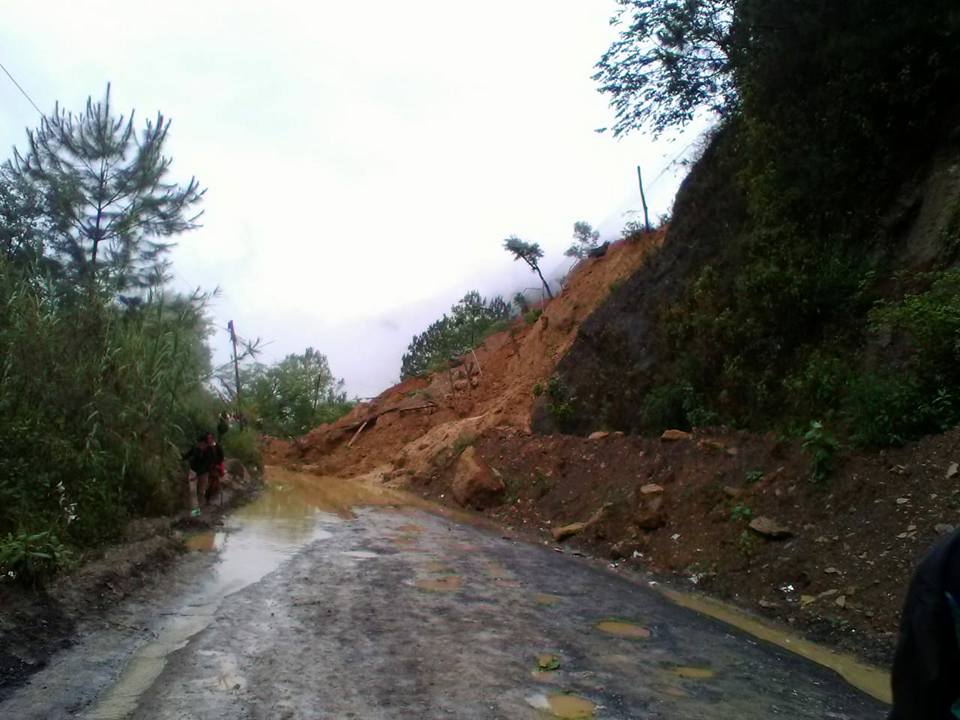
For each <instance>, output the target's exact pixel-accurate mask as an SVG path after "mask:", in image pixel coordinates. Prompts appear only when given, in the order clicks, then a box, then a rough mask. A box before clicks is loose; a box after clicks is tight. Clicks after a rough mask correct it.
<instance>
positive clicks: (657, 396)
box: [640, 383, 719, 432]
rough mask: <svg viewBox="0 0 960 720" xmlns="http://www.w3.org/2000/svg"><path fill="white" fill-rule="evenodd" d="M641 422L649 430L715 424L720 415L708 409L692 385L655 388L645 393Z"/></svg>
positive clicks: (681, 428) (657, 430)
mask: <svg viewBox="0 0 960 720" xmlns="http://www.w3.org/2000/svg"><path fill="white" fill-rule="evenodd" d="M640 417H641V422H642V423H643V424H644V426H645V427H647V428H648V429H650V430H653V431H655V432H662V431H663V430H668V429H671V428H675V429H679V430H689V429H690V428H692V427H704V426H707V425H714V424H716V423H717V422H718V420H719V416H718V415H717V414H716V413H715V412H713V411H711V410H709V409H708V408H706V407H705V406H704V404H703V402H702V401H701V400H700V398H699V397H698V396H697V394H696V392H695V391H694V389H693V386H692V385H691V384H690V383H682V384H674V383H670V384H664V385H656V386H654V387H653V389H652V390H651V391H650V392H648V393H647V394H646V396H645V397H644V398H643V402H642V405H641V409H640Z"/></svg>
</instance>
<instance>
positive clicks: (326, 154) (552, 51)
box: [0, 0, 686, 395]
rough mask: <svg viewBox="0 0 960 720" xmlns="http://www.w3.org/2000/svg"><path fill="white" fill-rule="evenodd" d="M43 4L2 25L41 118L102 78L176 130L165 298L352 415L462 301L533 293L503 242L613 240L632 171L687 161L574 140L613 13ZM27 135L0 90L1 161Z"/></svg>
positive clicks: (673, 149) (3, 43)
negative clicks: (174, 242) (192, 215)
mask: <svg viewBox="0 0 960 720" xmlns="http://www.w3.org/2000/svg"><path fill="white" fill-rule="evenodd" d="M54 6H55V9H54V8H51V6H50V4H49V3H48V4H46V5H43V6H40V5H37V4H36V3H34V2H30V1H28V0H12V1H11V2H8V3H6V4H5V8H4V10H5V22H4V25H3V27H2V28H0V47H2V48H3V51H2V52H3V56H2V57H0V62H3V63H4V64H5V65H6V66H7V67H8V68H9V69H10V70H11V71H12V72H13V73H14V75H15V76H16V77H17V78H18V79H19V80H20V82H21V83H22V84H23V85H24V86H25V87H26V88H27V90H28V92H30V93H31V95H32V96H33V97H34V99H35V100H36V101H37V102H38V104H40V106H41V107H42V108H45V109H46V108H49V107H52V105H53V102H54V100H55V99H60V100H61V102H62V104H63V105H64V106H66V107H68V108H71V109H73V108H76V109H79V108H81V107H82V104H83V101H84V100H85V98H86V96H87V95H88V94H91V93H92V94H93V95H94V96H97V95H99V94H101V93H102V91H103V87H104V85H105V83H106V82H107V81H108V80H109V81H112V82H113V87H114V100H115V104H116V107H117V108H118V109H122V110H126V109H128V108H130V107H136V108H137V109H138V114H139V115H140V117H141V119H142V118H144V117H145V116H149V115H150V114H152V113H153V112H155V111H156V109H158V108H160V109H162V110H163V111H164V113H165V114H166V115H168V116H169V117H171V118H173V126H172V130H171V137H170V148H169V149H170V152H171V154H172V155H173V157H174V172H175V173H176V174H177V175H178V177H186V176H189V175H190V174H194V175H196V176H197V177H198V178H199V179H200V181H201V182H202V183H203V184H204V185H205V186H207V187H208V188H209V192H208V197H207V200H206V202H205V208H206V214H205V217H204V220H203V223H204V226H203V228H202V229H200V230H198V231H196V232H194V233H191V234H189V235H187V236H184V237H183V238H181V239H180V246H179V247H178V248H177V250H176V251H175V255H174V262H175V270H176V272H177V280H176V284H177V286H178V287H179V288H181V289H187V288H190V287H193V286H196V285H202V286H205V287H212V286H214V285H219V286H221V287H222V288H223V290H224V294H223V297H222V299H221V300H220V301H219V302H218V304H217V305H216V307H215V314H216V321H217V323H218V325H220V326H224V325H225V324H226V321H227V319H230V318H232V319H235V320H236V322H237V325H238V327H239V328H240V330H241V333H243V334H246V335H249V336H254V335H261V336H263V337H265V338H268V339H270V340H272V341H273V343H272V344H271V345H270V346H269V347H268V349H267V353H266V355H267V359H272V358H274V357H279V356H282V354H284V353H287V352H294V351H299V350H302V349H303V348H304V347H306V346H308V345H312V346H314V347H316V348H318V349H320V350H321V351H323V352H326V353H327V354H328V355H329V357H330V361H331V364H332V366H333V369H334V371H335V372H336V373H338V374H340V375H343V376H344V377H345V378H346V379H347V382H348V387H349V389H350V390H351V391H352V392H356V393H358V394H361V395H372V394H374V393H375V392H377V391H378V390H380V389H382V388H383V387H384V386H385V385H387V384H388V383H389V382H391V381H392V380H394V379H396V376H397V375H398V373H399V364H400V355H401V353H402V352H403V349H404V348H405V346H406V344H407V342H409V339H410V336H411V335H412V334H413V333H414V332H416V331H418V330H420V329H422V328H423V327H424V326H425V325H426V324H427V322H429V321H430V320H431V319H432V318H434V317H436V316H437V315H438V314H439V313H440V312H442V311H443V310H445V309H446V308H447V307H448V306H449V305H450V304H451V303H452V302H453V301H455V300H456V299H457V298H459V297H460V296H461V295H463V293H464V292H466V291H467V290H469V289H472V288H477V289H479V290H481V292H484V293H487V294H490V293H491V292H494V291H501V290H505V289H509V288H512V287H523V286H532V285H535V282H534V278H533V277H532V276H531V275H530V274H529V273H528V272H526V271H525V270H524V268H522V267H520V266H518V265H516V264H514V263H512V262H511V260H510V258H509V257H508V256H507V255H506V253H505V252H504V251H503V250H502V249H501V247H500V244H501V241H502V239H503V238H504V237H505V236H507V235H509V234H512V233H516V234H518V235H520V236H521V237H524V238H525V239H529V240H531V241H536V242H540V243H541V245H543V247H544V248H545V249H546V251H547V253H548V259H547V265H548V266H556V265H559V264H560V263H561V262H562V256H561V253H562V251H563V249H564V248H565V247H566V246H567V245H568V244H569V242H570V232H571V228H572V224H573V222H574V221H575V220H578V219H585V220H588V221H590V222H593V223H594V224H597V225H599V226H600V227H601V228H602V229H603V230H604V231H605V233H607V234H616V233H617V232H618V231H619V228H620V227H622V225H623V222H624V218H623V216H622V213H623V212H624V211H625V210H628V209H639V198H638V197H637V192H636V179H635V178H636V175H635V167H636V165H637V164H642V165H643V166H644V170H645V173H646V175H647V177H648V178H650V179H652V178H653V177H654V176H655V175H656V174H657V173H659V172H660V170H661V169H662V168H663V167H664V165H665V163H666V162H667V161H668V160H669V158H670V157H671V156H672V155H674V154H676V153H677V152H678V150H679V149H680V147H682V145H683V144H684V143H685V142H686V140H681V141H679V142H678V143H675V144H672V145H671V144H669V143H667V142H659V143H654V142H652V141H651V140H650V139H649V138H645V137H643V136H641V135H635V136H632V137H630V138H628V139H626V140H624V141H620V142H618V141H616V140H614V139H613V138H612V137H610V136H608V135H598V134H596V133H595V132H593V130H594V129H595V128H597V127H601V126H605V125H608V124H610V123H611V120H612V117H611V112H610V110H609V109H608V108H607V105H606V99H605V98H603V97H601V96H600V95H599V94H598V93H597V92H596V91H595V87H594V83H593V82H592V81H591V80H590V75H591V73H592V65H593V63H594V62H595V61H596V60H597V59H598V58H599V56H600V55H601V53H602V52H603V50H604V49H605V48H606V47H607V45H608V44H609V42H610V39H611V38H612V37H613V30H611V29H610V28H609V26H608V24H607V19H608V17H609V15H610V13H611V12H612V10H613V9H614V7H615V3H614V2H613V0H609V1H607V2H596V3H587V2H583V1H582V0H526V1H525V2H523V3H517V2H507V1H506V0H493V1H491V2H487V3H480V4H478V3H470V4H467V3H461V2H456V1H453V0H444V1H442V2H441V1H440V0H411V2H407V3H398V2H396V1H395V0H368V1H367V2H364V3H347V2H329V1H320V2H313V3H302V2H294V1H292V0H286V1H283V2H273V3H252V2H249V3H245V2H236V1H235V0H232V1H230V2H227V1H226V0H218V1H216V2H215V1H213V0H206V1H205V2H196V1H195V0H194V1H191V2H186V1H184V0H174V1H168V2H165V3H163V4H160V5H158V4H156V3H149V4H148V3H131V4H127V5H124V6H122V7H123V8H124V9H123V11H122V12H121V11H118V8H119V7H121V6H118V5H117V4H116V3H114V2H107V1H106V0H97V1H87V2H83V3H75V2H67V0H61V2H57V3H54ZM36 121H37V117H36V113H35V112H34V111H33V110H32V108H30V106H29V105H28V104H27V103H26V101H25V100H24V99H23V98H22V97H21V96H20V95H19V93H18V92H17V91H16V89H15V88H13V86H12V85H11V84H10V83H8V82H0V142H2V143H5V144H6V145H7V146H12V145H14V144H17V145H21V146H22V144H23V137H24V135H23V128H24V127H25V126H34V125H35V124H36ZM676 182H677V181H676V173H674V172H670V173H667V175H666V177H665V178H663V179H662V180H660V181H659V182H658V183H657V185H656V187H654V188H653V189H652V192H651V193H650V198H649V200H650V204H651V210H652V212H653V214H654V216H656V215H658V214H660V213H662V212H664V211H666V210H667V209H668V207H669V205H670V202H671V199H672V196H673V192H674V190H675V188H676ZM215 342H216V343H217V353H218V356H219V357H225V353H226V337H225V335H224V334H223V333H221V334H220V335H219V336H218V337H217V338H216V339H215Z"/></svg>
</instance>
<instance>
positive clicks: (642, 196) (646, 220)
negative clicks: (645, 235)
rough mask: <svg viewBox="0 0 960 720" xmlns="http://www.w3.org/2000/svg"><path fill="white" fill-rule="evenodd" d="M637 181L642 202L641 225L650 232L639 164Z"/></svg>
mask: <svg viewBox="0 0 960 720" xmlns="http://www.w3.org/2000/svg"><path fill="white" fill-rule="evenodd" d="M637 181H638V182H639V183H640V201H641V202H642V203H643V226H644V227H645V228H646V229H647V232H650V215H649V214H648V213H647V196H646V195H645V194H644V192H643V175H641V174H640V166H639V165H637Z"/></svg>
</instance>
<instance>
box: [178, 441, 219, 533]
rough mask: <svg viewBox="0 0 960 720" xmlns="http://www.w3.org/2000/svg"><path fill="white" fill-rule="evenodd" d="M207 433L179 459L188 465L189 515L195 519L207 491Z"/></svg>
mask: <svg viewBox="0 0 960 720" xmlns="http://www.w3.org/2000/svg"><path fill="white" fill-rule="evenodd" d="M208 436H209V433H202V434H201V435H199V436H198V437H197V442H196V444H195V445H193V447H191V448H190V449H189V450H187V451H186V452H185V453H184V454H183V455H182V456H181V458H182V459H183V460H187V461H188V462H189V463H190V474H189V476H188V481H189V486H190V514H191V515H193V516H194V517H197V516H198V515H199V514H200V499H201V498H204V497H205V495H206V490H207V480H208V478H209V476H210V465H211V462H210V461H211V458H212V457H213V455H212V454H211V451H210V447H209V446H208V445H207V437H208Z"/></svg>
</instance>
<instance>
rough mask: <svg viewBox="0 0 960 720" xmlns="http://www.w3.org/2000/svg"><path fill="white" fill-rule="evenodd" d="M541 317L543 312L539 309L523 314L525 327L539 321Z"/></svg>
mask: <svg viewBox="0 0 960 720" xmlns="http://www.w3.org/2000/svg"><path fill="white" fill-rule="evenodd" d="M541 315H543V310H541V309H540V308H535V309H533V310H530V311H529V312H525V313H524V314H523V321H524V322H525V323H526V324H527V325H533V324H534V323H535V322H536V321H537V320H539V319H540V316H541Z"/></svg>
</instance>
